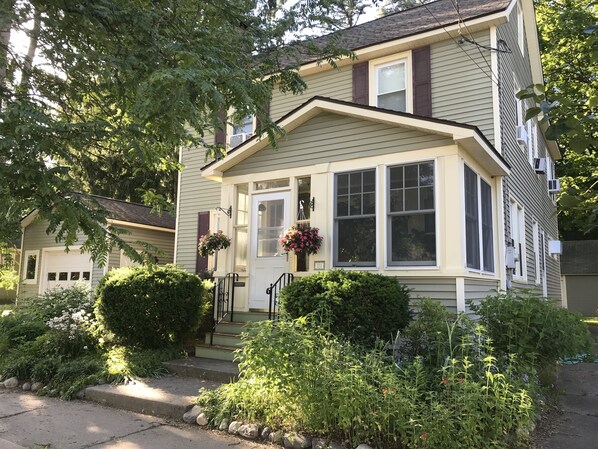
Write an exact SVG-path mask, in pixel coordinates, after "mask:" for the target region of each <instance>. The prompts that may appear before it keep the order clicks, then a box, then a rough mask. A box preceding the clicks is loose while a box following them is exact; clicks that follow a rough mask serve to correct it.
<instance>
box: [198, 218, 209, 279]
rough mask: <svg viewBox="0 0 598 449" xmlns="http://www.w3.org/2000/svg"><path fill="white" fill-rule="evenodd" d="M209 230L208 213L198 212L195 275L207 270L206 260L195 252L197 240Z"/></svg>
mask: <svg viewBox="0 0 598 449" xmlns="http://www.w3.org/2000/svg"><path fill="white" fill-rule="evenodd" d="M209 230H210V212H199V213H198V214H197V241H196V242H195V257H196V258H195V273H196V274H197V273H201V272H203V271H206V270H207V269H208V258H207V257H201V256H200V255H199V251H198V250H197V244H198V243H199V238H200V237H201V236H202V235H205V234H207V233H208V231H209Z"/></svg>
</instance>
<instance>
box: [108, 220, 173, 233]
mask: <svg viewBox="0 0 598 449" xmlns="http://www.w3.org/2000/svg"><path fill="white" fill-rule="evenodd" d="M106 222H107V223H108V224H110V225H116V226H128V227H130V228H139V229H149V230H151V231H160V232H168V233H171V234H175V236H176V229H172V228H163V227H162V226H152V225H146V224H141V223H132V222H130V221H123V220H114V219H112V218H109V219H107V220H106Z"/></svg>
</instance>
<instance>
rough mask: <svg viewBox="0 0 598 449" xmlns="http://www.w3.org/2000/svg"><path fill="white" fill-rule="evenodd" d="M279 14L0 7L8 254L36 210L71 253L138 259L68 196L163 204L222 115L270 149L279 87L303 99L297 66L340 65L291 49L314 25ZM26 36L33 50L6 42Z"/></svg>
mask: <svg viewBox="0 0 598 449" xmlns="http://www.w3.org/2000/svg"><path fill="white" fill-rule="evenodd" d="M285 3H286V2H280V1H279V2H274V1H272V0H211V1H204V2H195V1H191V0H175V1H173V0H156V1H152V2H148V1H131V0H93V1H92V0H83V1H81V0H78V1H71V0H60V1H58V0H0V137H1V139H0V192H1V193H0V194H1V196H2V202H1V203H0V241H3V242H9V241H12V240H14V238H15V236H16V234H17V233H18V230H19V226H18V223H19V219H20V218H21V216H22V213H23V212H24V211H31V210H33V209H37V210H38V212H39V215H40V217H41V218H44V219H46V220H48V222H49V227H48V232H56V235H57V238H58V239H60V240H61V241H64V242H65V244H66V245H70V244H73V243H74V241H75V240H76V234H77V231H78V230H79V231H83V232H84V233H85V234H86V235H87V237H88V239H87V241H86V242H85V243H84V246H83V250H84V251H87V252H90V253H91V255H92V256H93V257H94V258H95V259H96V260H99V261H100V262H102V261H103V259H104V258H105V255H106V254H107V252H108V250H109V248H111V247H112V246H113V245H117V246H119V247H121V248H123V249H125V250H126V251H127V252H128V253H133V252H132V248H130V247H129V246H128V245H126V243H125V242H124V241H123V240H122V239H121V238H120V237H119V235H118V232H116V231H115V230H113V229H111V228H110V227H107V223H106V217H105V212H104V211H103V210H101V208H99V207H97V205H94V203H93V202H92V201H81V200H80V196H79V195H72V194H71V193H72V192H74V191H82V192H89V191H94V192H95V193H104V194H108V195H119V196H122V195H124V193H122V192H120V193H118V192H117V193H114V192H113V190H111V189H116V188H117V187H116V186H115V183H116V181H119V185H120V186H123V185H125V187H121V190H127V191H128V194H129V195H131V196H132V197H133V199H137V200H139V199H143V200H144V201H145V202H152V203H153V204H154V205H158V206H159V205H160V204H163V203H164V202H165V201H166V200H169V199H170V198H169V197H168V189H166V192H167V193H166V194H164V189H156V188H155V186H159V185H160V184H161V183H162V184H164V183H168V182H171V183H172V179H173V177H174V172H175V171H176V170H177V169H178V168H179V166H178V161H177V153H178V149H179V148H180V147H181V146H198V145H199V144H202V143H203V138H204V136H205V135H206V133H207V132H209V130H211V129H213V128H214V126H216V127H222V126H224V124H223V123H222V115H221V114H219V113H218V112H219V111H228V110H230V109H231V108H234V110H235V111H236V114H237V115H238V116H246V115H248V114H255V115H256V116H257V117H258V120H259V121H260V123H262V125H263V126H264V127H265V128H266V129H267V130H268V133H269V136H270V137H271V138H273V137H274V136H275V133H276V129H275V127H274V126H273V124H272V123H271V122H270V120H269V117H268V114H267V110H266V108H265V107H264V105H265V104H266V101H267V100H268V99H269V98H270V96H271V92H272V89H273V88H274V86H277V87H278V88H280V89H282V90H283V91H290V92H294V93H297V92H300V91H301V90H302V89H303V88H304V87H305V85H304V83H303V81H302V80H301V78H300V77H299V76H298V75H297V73H296V72H295V71H294V70H293V69H294V68H295V67H296V66H297V63H296V62H295V61H298V58H299V57H300V56H301V55H302V54H303V53H305V52H309V53H310V54H313V56H314V57H318V58H319V57H322V58H328V59H329V60H332V59H333V58H335V57H336V56H338V55H340V54H345V52H342V50H339V49H336V48H334V45H333V44H331V45H330V47H326V48H315V47H312V46H310V45H309V44H308V45H301V46H297V45H295V46H293V45H289V40H288V35H289V33H293V32H297V31H298V30H301V29H302V27H304V26H305V24H313V23H315V22H317V21H318V20H319V19H318V16H317V14H312V9H310V8H305V7H302V8H296V7H295V8H294V7H286V5H285ZM18 30H25V31H26V32H27V34H28V36H29V40H30V45H29V49H27V51H19V50H18V49H17V48H16V47H15V46H13V45H12V43H11V40H10V36H11V34H14V33H15V32H16V31H18ZM258 54H259V55H260V57H259V58H258V57H256V55H258ZM283 61H284V62H283ZM208 150H209V151H210V152H211V153H214V152H216V151H220V150H219V149H218V148H215V147H208ZM140 171H141V173H142V174H143V176H141V177H136V179H141V181H131V185H129V186H126V183H122V178H123V177H125V178H128V177H132V176H131V175H132V174H135V173H139V172H140ZM98 172H99V173H100V174H101V175H100V176H98ZM154 178H155V179H154ZM98 179H101V180H102V182H98ZM94 182H95V183H98V184H99V185H94ZM172 185H174V184H173V183H172ZM152 186H153V187H152ZM103 189H106V190H103ZM98 190H99V191H100V192H98ZM139 192H146V193H145V194H144V196H143V197H139V196H135V195H139ZM133 254H134V253H133Z"/></svg>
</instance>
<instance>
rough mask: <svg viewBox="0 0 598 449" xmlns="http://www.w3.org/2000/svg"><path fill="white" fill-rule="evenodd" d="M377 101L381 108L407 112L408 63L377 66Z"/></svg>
mask: <svg viewBox="0 0 598 449" xmlns="http://www.w3.org/2000/svg"><path fill="white" fill-rule="evenodd" d="M376 101H377V106H378V107H379V108H384V109H391V110H393V111H401V112H405V111H407V62H406V61H405V60H401V61H394V62H390V63H388V64H382V65H379V66H376Z"/></svg>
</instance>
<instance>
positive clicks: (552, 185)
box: [548, 179, 561, 193]
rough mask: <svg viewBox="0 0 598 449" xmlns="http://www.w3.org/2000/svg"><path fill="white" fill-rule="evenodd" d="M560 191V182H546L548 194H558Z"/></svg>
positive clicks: (552, 180)
mask: <svg viewBox="0 0 598 449" xmlns="http://www.w3.org/2000/svg"><path fill="white" fill-rule="evenodd" d="M560 191H561V180H560V179H549V180H548V193H559V192H560Z"/></svg>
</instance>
